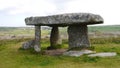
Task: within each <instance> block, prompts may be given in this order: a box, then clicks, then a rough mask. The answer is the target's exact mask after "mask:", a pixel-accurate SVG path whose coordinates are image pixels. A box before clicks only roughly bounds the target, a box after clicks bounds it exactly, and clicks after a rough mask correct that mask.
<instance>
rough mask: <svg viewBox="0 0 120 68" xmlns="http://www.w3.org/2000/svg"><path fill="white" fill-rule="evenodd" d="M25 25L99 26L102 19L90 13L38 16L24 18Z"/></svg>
mask: <svg viewBox="0 0 120 68" xmlns="http://www.w3.org/2000/svg"><path fill="white" fill-rule="evenodd" d="M25 23H26V25H42V26H51V25H59V26H69V25H79V24H86V25H87V24H100V23H103V18H102V17H101V16H100V15H96V14H91V13H68V14H60V15H51V16H40V17H39V16H38V17H28V18H25Z"/></svg>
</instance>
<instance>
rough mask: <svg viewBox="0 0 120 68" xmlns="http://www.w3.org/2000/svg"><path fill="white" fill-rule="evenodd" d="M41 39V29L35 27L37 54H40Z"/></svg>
mask: <svg viewBox="0 0 120 68" xmlns="http://www.w3.org/2000/svg"><path fill="white" fill-rule="evenodd" d="M40 38H41V27H40V26H36V25H35V44H34V49H35V51H36V52H40V50H41V49H40V48H41V47H40Z"/></svg>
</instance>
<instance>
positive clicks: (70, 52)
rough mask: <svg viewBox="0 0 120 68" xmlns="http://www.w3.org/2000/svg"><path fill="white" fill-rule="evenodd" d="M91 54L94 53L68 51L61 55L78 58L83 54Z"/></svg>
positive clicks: (88, 51)
mask: <svg viewBox="0 0 120 68" xmlns="http://www.w3.org/2000/svg"><path fill="white" fill-rule="evenodd" d="M91 53H95V52H94V51H91V50H81V51H68V52H65V53H63V55H67V56H75V57H79V56H82V55H84V54H91Z"/></svg>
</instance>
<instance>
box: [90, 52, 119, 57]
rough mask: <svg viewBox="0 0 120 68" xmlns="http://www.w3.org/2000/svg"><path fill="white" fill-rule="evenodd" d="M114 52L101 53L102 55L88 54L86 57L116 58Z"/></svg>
mask: <svg viewBox="0 0 120 68" xmlns="http://www.w3.org/2000/svg"><path fill="white" fill-rule="evenodd" d="M116 55H117V53H116V52H102V53H96V54H90V55H88V56H89V57H96V56H98V57H111V56H116Z"/></svg>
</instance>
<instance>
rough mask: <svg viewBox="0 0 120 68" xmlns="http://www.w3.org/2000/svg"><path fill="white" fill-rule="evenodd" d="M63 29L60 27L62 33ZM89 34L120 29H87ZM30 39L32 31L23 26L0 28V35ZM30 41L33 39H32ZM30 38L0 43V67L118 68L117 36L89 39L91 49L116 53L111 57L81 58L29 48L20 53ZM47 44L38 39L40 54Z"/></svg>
mask: <svg viewBox="0 0 120 68" xmlns="http://www.w3.org/2000/svg"><path fill="white" fill-rule="evenodd" d="M65 29H66V28H60V32H61V33H62V34H66V30H65ZM89 32H113V33H115V32H120V26H89ZM26 34H29V35H30V36H34V29H33V28H32V29H31V28H29V27H28V28H24V27H22V28H21V27H19V28H16V27H10V28H9V27H8V28H6V27H0V36H6V35H26ZM49 34H50V30H42V36H44V35H49ZM32 38H33V37H32ZM32 38H20V39H18V38H16V39H8V40H7V39H6V40H0V68H120V66H119V65H120V37H109V38H90V42H91V46H93V47H94V48H95V49H94V50H95V51H96V52H117V56H115V57H106V58H101V57H87V56H86V55H83V56H81V57H70V56H63V55H61V56H49V55H42V54H40V53H35V52H34V51H33V49H30V50H23V49H21V45H22V43H23V42H25V41H28V40H31V39H32ZM49 45H50V43H49V38H47V39H42V41H41V47H42V52H44V50H46V48H47V47H48V46H49ZM62 48H63V49H67V48H68V41H67V40H65V39H64V40H63V44H62Z"/></svg>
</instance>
